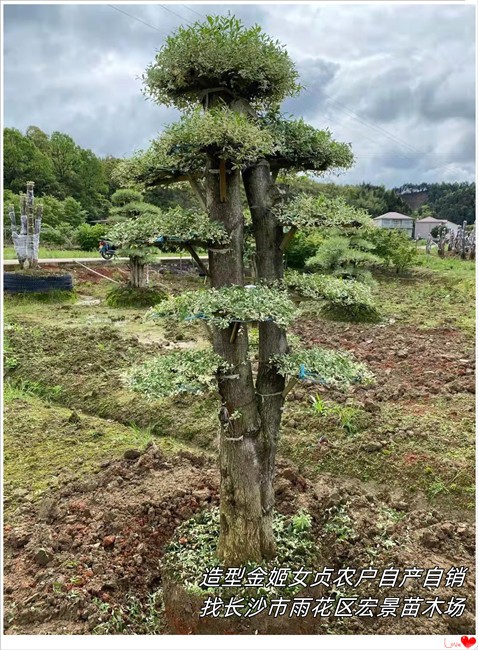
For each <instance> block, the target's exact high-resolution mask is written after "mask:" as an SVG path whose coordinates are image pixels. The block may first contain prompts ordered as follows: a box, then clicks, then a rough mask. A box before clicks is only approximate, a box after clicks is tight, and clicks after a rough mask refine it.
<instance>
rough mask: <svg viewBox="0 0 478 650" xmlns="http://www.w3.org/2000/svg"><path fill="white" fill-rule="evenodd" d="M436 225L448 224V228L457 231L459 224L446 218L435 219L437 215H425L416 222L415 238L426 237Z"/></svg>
mask: <svg viewBox="0 0 478 650" xmlns="http://www.w3.org/2000/svg"><path fill="white" fill-rule="evenodd" d="M436 226H446V228H448V230H452V231H453V232H456V231H457V230H458V225H457V224H456V223H452V222H451V221H447V220H446V219H435V217H425V218H424V219H420V220H419V221H416V222H415V239H426V238H427V237H428V235H429V234H430V233H431V231H432V230H433V228H436Z"/></svg>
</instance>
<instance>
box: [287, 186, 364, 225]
mask: <svg viewBox="0 0 478 650" xmlns="http://www.w3.org/2000/svg"><path fill="white" fill-rule="evenodd" d="M278 216H279V220H280V222H281V223H282V225H284V226H289V227H292V226H295V227H296V228H317V227H327V228H358V227H361V226H368V225H372V220H371V219H370V216H369V215H368V213H367V212H366V211H365V210H361V209H358V208H354V207H353V206H351V205H350V204H348V203H347V202H346V201H345V200H344V199H343V198H342V197H334V198H330V197H328V196H325V195H323V194H321V195H318V196H314V195H311V194H306V193H301V194H298V195H297V196H295V197H294V198H293V199H291V200H290V201H288V202H287V203H285V204H284V205H282V206H281V207H280V209H279V215H278Z"/></svg>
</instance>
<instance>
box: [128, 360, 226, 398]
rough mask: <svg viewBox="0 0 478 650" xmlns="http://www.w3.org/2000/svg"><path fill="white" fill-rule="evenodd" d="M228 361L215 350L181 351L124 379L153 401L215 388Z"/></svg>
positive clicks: (137, 370) (131, 372)
mask: <svg viewBox="0 0 478 650" xmlns="http://www.w3.org/2000/svg"><path fill="white" fill-rule="evenodd" d="M223 366H225V362H224V359H222V357H220V356H219V355H218V354H216V353H215V352H213V351H212V350H208V349H205V350H177V351H176V352H172V353H170V354H162V355H160V356H158V357H154V358H152V359H149V360H148V361H146V362H145V363H143V364H141V365H137V366H134V367H133V368H132V369H131V370H130V371H129V372H128V373H127V374H126V375H125V377H124V379H125V382H126V384H127V385H128V386H129V387H130V388H132V389H133V390H135V391H137V392H140V393H144V394H145V395H148V396H149V397H152V398H160V397H168V396H172V395H179V394H181V393H204V392H209V391H211V390H213V389H214V387H215V383H216V372H217V371H218V369H219V368H221V367H223Z"/></svg>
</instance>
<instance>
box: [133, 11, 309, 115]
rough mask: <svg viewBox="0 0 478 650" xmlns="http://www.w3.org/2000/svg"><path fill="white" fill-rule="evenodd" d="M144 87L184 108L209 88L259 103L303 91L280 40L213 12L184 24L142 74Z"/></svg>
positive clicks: (156, 97) (159, 98) (194, 103)
mask: <svg viewBox="0 0 478 650" xmlns="http://www.w3.org/2000/svg"><path fill="white" fill-rule="evenodd" d="M143 81H144V88H145V92H146V93H147V94H148V95H150V96H151V97H152V98H153V99H154V100H155V101H156V102H158V103H160V104H165V105H166V106H175V107H176V108H179V109H189V108H191V107H192V106H197V103H198V101H200V100H201V99H202V93H204V91H205V90H207V89H217V88H223V89H225V92H226V96H231V95H232V96H238V97H241V98H243V99H247V100H248V101H249V102H251V103H252V104H254V105H255V106H257V107H264V106H269V105H271V104H274V103H279V102H281V101H282V100H283V99H284V98H285V97H287V96H288V95H292V94H294V93H295V92H296V91H297V90H298V86H297V72H296V70H295V67H294V64H293V63H292V61H291V59H290V58H289V55H288V54H287V52H286V51H285V49H284V48H283V46H281V45H280V43H279V42H278V41H274V40H272V39H271V38H270V37H269V36H267V34H265V33H264V32H263V31H262V29H261V27H260V26H258V25H255V26H254V27H249V28H248V27H245V26H244V25H243V23H242V22H241V21H240V20H239V19H237V18H235V17H234V16H209V17H208V18H207V20H206V21H205V22H202V23H200V22H198V23H195V24H194V25H192V26H191V27H186V28H184V27H179V28H178V30H177V31H176V33H175V34H174V35H172V36H169V37H168V39H167V40H166V43H165V45H164V46H163V47H162V48H161V49H160V50H159V52H158V54H157V55H156V59H155V61H154V63H152V64H151V65H150V66H149V67H148V68H147V70H146V72H145V74H144V75H143Z"/></svg>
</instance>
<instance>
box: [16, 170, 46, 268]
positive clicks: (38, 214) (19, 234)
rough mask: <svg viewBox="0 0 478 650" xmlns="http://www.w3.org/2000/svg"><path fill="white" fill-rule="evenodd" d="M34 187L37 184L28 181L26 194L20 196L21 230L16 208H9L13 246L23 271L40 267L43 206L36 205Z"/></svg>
mask: <svg viewBox="0 0 478 650" xmlns="http://www.w3.org/2000/svg"><path fill="white" fill-rule="evenodd" d="M34 187H35V183H34V182H33V181H28V182H27V191H26V194H20V230H18V226H17V222H16V217H15V207H14V206H13V205H9V206H8V212H9V215H10V223H11V228H12V239H13V246H14V248H15V253H16V255H17V259H18V262H19V264H20V268H22V269H23V268H30V269H31V268H35V267H36V266H38V249H39V247H40V230H41V221H42V215H43V206H42V205H35V197H34V194H33V188H34Z"/></svg>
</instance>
